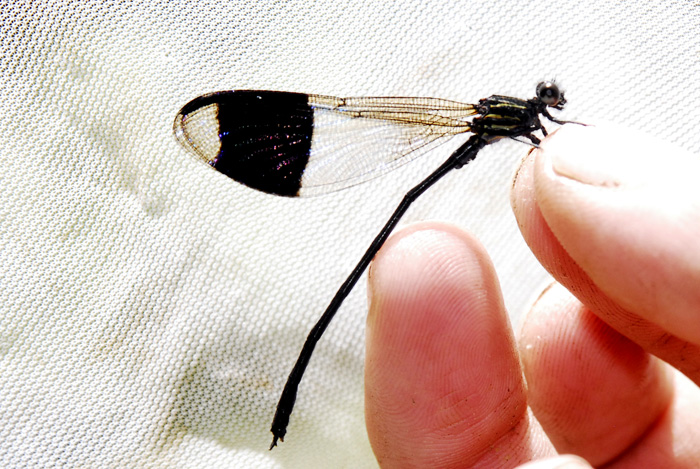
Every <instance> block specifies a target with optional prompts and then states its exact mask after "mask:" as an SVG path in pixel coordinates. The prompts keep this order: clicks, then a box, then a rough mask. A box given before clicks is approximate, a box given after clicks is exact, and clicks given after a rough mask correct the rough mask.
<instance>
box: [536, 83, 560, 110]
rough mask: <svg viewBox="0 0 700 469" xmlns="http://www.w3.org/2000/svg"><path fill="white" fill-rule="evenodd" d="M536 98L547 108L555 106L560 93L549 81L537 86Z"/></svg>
mask: <svg viewBox="0 0 700 469" xmlns="http://www.w3.org/2000/svg"><path fill="white" fill-rule="evenodd" d="M537 97H538V98H539V99H540V101H542V102H543V103H545V104H546V105H547V106H556V105H557V104H559V100H560V99H561V92H560V91H559V87H558V86H557V85H555V84H554V83H552V82H551V81H543V82H542V83H540V84H539V85H537Z"/></svg>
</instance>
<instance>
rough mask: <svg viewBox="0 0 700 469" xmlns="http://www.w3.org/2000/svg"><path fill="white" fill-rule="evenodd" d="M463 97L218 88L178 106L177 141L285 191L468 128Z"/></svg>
mask: <svg viewBox="0 0 700 469" xmlns="http://www.w3.org/2000/svg"><path fill="white" fill-rule="evenodd" d="M476 112H477V111H476V109H475V108H474V106H473V105H471V104H462V103H458V102H454V101H448V100H444V99H434V98H378V97H372V98H335V97H332V96H321V95H307V94H301V93H287V92H279V91H247V90H246V91H223V92H219V93H213V94H209V95H205V96H201V97H199V98H196V99H194V100H193V101H191V102H190V103H188V104H187V105H185V107H183V108H182V110H181V111H180V112H179V113H178V115H177V117H176V118H175V124H174V131H175V135H176V137H177V139H178V140H179V141H180V143H182V145H183V146H185V147H186V148H188V149H189V150H191V151H193V152H194V153H195V154H196V155H197V156H198V157H199V158H200V159H202V160H203V161H205V162H206V163H208V164H210V165H211V166H213V167H214V168H216V169H217V170H219V171H220V172H222V173H224V174H226V175H227V176H229V177H231V178H233V179H235V180H236V181H238V182H241V183H243V184H246V185H248V186H250V187H252V188H254V189H257V190H261V191H264V192H268V193H272V194H277V195H285V196H310V195H317V194H323V193H327V192H332V191H336V190H340V189H344V188H346V187H350V186H352V185H355V184H359V183H361V182H364V181H367V180H369V179H371V178H374V177H377V176H379V175H381V174H384V173H386V172H388V171H390V170H392V169H394V168H396V167H398V166H399V165H401V164H403V163H405V162H407V161H410V160H411V159H413V158H415V157H416V156H418V155H420V154H422V153H424V152H425V151H427V150H428V149H431V148H434V147H435V146H437V145H439V144H441V143H443V142H445V141H447V140H448V139H449V138H450V137H452V136H454V135H456V134H459V133H463V132H467V131H469V130H470V120H469V119H468V118H469V117H470V116H473V115H474V114H476Z"/></svg>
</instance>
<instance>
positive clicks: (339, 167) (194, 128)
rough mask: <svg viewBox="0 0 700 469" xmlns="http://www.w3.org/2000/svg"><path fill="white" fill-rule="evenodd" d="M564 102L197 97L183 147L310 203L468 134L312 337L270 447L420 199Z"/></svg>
mask: <svg viewBox="0 0 700 469" xmlns="http://www.w3.org/2000/svg"><path fill="white" fill-rule="evenodd" d="M565 103H566V100H565V99H564V94H563V92H560V91H559V88H558V87H557V85H555V84H554V83H552V82H542V83H540V84H539V85H537V90H536V95H535V97H534V98H531V99H528V100H523V99H519V98H512V97H509V96H500V95H493V96H490V97H488V98H485V99H482V100H480V101H479V103H478V104H463V103H458V102H455V101H448V100H444V99H434V98H378V97H373V98H362V97H360V98H336V97H332V96H321V95H307V94H302V93H288V92H280V91H250V90H239V91H222V92H218V93H212V94H208V95H204V96H201V97H199V98H196V99H194V100H192V101H191V102H189V103H188V104H186V105H185V106H184V107H183V108H182V110H181V111H180V112H179V113H178V115H177V117H176V118H175V124H174V132H175V136H176V137H177V139H178V140H179V141H180V143H181V144H182V145H183V146H184V147H185V148H187V149H188V150H190V151H192V152H193V153H194V154H195V155H197V157H198V158H200V159H201V160H203V161H204V162H206V163H207V164H209V165H210V166H212V167H214V168H215V169H216V170H218V171H219V172H221V173H223V174H225V175H227V176H229V177H230V178H232V179H234V180H236V181H238V182H240V183H242V184H245V185H247V186H249V187H252V188H253V189H257V190H259V191H263V192H267V193H270V194H276V195H281V196H290V197H296V196H309V195H317V194H322V193H327V192H332V191H336V190H339V189H343V188H346V187H349V186H352V185H354V184H358V183H361V182H364V181H366V180H368V179H371V178H372V177H376V176H378V175H380V174H384V173H385V172H387V171H389V170H391V169H393V168H396V167H397V166H399V165H400V164H403V163H405V162H406V161H409V160H410V159H412V158H414V157H415V156H417V155H419V154H421V153H423V152H425V151H426V150H428V149H430V148H433V147H435V146H437V145H439V144H440V143H443V142H445V141H447V140H449V139H451V138H452V137H453V136H455V135H458V134H464V133H471V136H470V137H469V138H468V139H467V141H466V142H464V143H463V144H462V145H461V146H460V147H459V148H458V149H457V150H455V151H454V152H453V153H452V155H450V156H449V158H447V160H446V161H445V162H444V163H443V164H442V165H441V166H440V167H438V168H437V169H436V170H435V171H434V172H433V173H431V174H430V175H429V176H428V177H427V178H425V179H424V180H423V181H422V182H420V183H419V184H418V185H417V186H415V187H414V188H413V189H411V190H410V191H408V193H406V195H405V196H404V198H403V200H402V201H401V203H400V204H399V205H398V207H397V208H396V210H395V211H394V213H393V214H392V215H391V217H390V218H389V220H388V221H387V223H386V225H384V227H383V228H382V229H381V231H380V232H379V234H378V235H377V237H376V238H375V239H374V241H372V244H370V246H369V248H368V249H367V251H366V252H365V254H364V255H363V256H362V258H361V259H360V262H359V263H358V264H357V266H356V267H355V268H354V269H353V271H352V272H351V273H350V275H349V276H348V278H347V279H346V280H345V282H344V283H343V284H342V285H341V287H340V288H339V289H338V291H337V292H336V294H335V296H334V297H333V299H332V300H331V302H330V304H329V305H328V307H327V309H326V311H325V312H324V313H323V315H322V316H321V318H320V319H319V320H318V322H317V323H316V325H315V326H314V327H313V329H312V330H311V332H310V333H309V335H308V337H307V339H306V342H305V343H304V346H303V348H302V350H301V353H300V354H299V358H298V359H297V362H296V364H295V365H294V368H293V369H292V372H291V373H290V375H289V378H288V379H287V383H286V385H285V387H284V390H283V391H282V395H281V397H280V400H279V403H278V404H277V410H276V412H275V417H274V419H273V422H272V428H271V431H272V434H273V440H272V444H271V446H270V449H272V448H273V447H275V446H276V445H277V440H278V439H279V440H283V439H284V436H285V434H286V432H287V425H288V423H289V417H290V414H291V412H292V409H293V408H294V402H295V401H296V395H297V389H298V387H299V383H300V382H301V378H302V376H303V374H304V371H305V369H306V366H307V364H308V363H309V359H310V358H311V355H312V353H313V350H314V347H315V346H316V343H317V342H318V340H319V339H320V338H321V336H322V335H323V332H324V331H325V330H326V328H327V327H328V324H330V322H331V320H332V319H333V316H334V315H335V313H336V312H337V311H338V309H339V308H340V305H341V304H342V302H343V300H344V299H345V297H346V296H347V295H348V294H349V293H350V291H351V290H352V288H353V286H354V285H355V283H357V280H358V279H359V278H360V276H361V275H362V273H363V272H364V270H365V269H366V268H367V266H368V265H369V263H370V262H371V260H372V258H373V257H374V255H375V254H376V253H377V251H379V249H380V248H381V246H382V245H383V244H384V241H386V239H387V238H388V236H389V234H390V233H391V232H392V230H393V229H394V228H395V227H396V224H397V223H398V222H399V220H400V219H401V217H402V216H403V214H404V213H405V212H406V210H407V209H408V207H409V206H410V205H411V203H413V201H415V200H416V198H418V196H420V195H421V194H422V193H423V192H425V191H426V190H427V189H428V188H429V187H430V186H432V185H433V184H434V183H435V182H437V181H438V180H439V179H440V178H442V176H444V175H445V174H447V173H448V172H450V171H451V170H453V169H456V168H460V167H462V166H464V165H465V164H467V163H469V162H470V161H472V160H473V159H474V158H476V156H477V154H478V153H479V150H481V149H482V148H483V147H484V146H486V145H489V144H491V143H493V142H494V141H496V140H499V139H502V138H512V139H516V140H517V139H518V138H519V137H523V138H525V139H527V140H529V142H528V143H531V144H534V145H537V144H538V143H539V142H540V139H539V138H538V137H537V136H536V135H534V132H537V131H541V133H542V134H543V135H545V136H546V135H547V131H546V129H545V128H544V127H543V126H542V123H541V121H540V115H542V116H544V117H545V118H547V119H549V120H550V121H552V122H555V123H558V124H564V123H565V121H560V120H557V119H555V118H554V117H552V115H551V114H550V113H549V110H548V108H553V109H558V110H561V109H563V107H564V104H565Z"/></svg>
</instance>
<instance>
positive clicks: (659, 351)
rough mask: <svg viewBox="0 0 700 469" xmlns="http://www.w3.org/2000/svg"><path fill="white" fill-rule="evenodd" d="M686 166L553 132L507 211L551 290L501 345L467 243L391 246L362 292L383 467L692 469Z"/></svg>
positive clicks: (417, 231)
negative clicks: (547, 274) (367, 300)
mask: <svg viewBox="0 0 700 469" xmlns="http://www.w3.org/2000/svg"><path fill="white" fill-rule="evenodd" d="M639 141H642V142H644V144H643V145H636V144H634V143H632V144H630V145H623V144H621V143H620V142H623V143H625V142H639ZM660 153H662V154H663V156H664V158H665V161H668V162H669V165H668V166H669V167H668V168H666V169H664V168H665V167H663V168H660V167H659V165H658V164H657V162H658V158H659V154H660ZM581 161H585V164H584V163H581ZM632 161H633V162H634V165H632ZM697 165H698V162H697V158H696V157H692V156H688V155H687V154H685V153H683V152H682V151H680V150H677V149H674V148H672V147H670V146H668V145H667V144H664V143H662V142H651V143H650V142H649V138H648V137H646V136H645V137H644V140H641V139H639V137H638V136H636V135H634V134H631V133H630V131H628V130H626V129H620V128H614V127H600V128H598V127H593V126H591V127H582V126H571V125H568V126H564V127H562V128H561V130H559V131H558V132H555V133H554V134H552V135H550V137H548V138H547V139H546V140H545V141H543V143H542V145H541V148H540V149H538V150H535V151H533V152H531V153H530V154H529V155H528V157H526V158H525V159H524V160H523V162H522V165H521V167H520V168H519V170H518V173H517V175H516V178H515V180H514V183H513V188H512V192H511V201H512V205H513V211H514V213H515V216H516V219H517V222H518V225H519V227H520V229H521V232H522V234H523V237H524V238H525V240H526V242H527V243H528V245H529V247H530V249H531V250H532V251H533V253H534V254H535V255H536V256H537V258H538V260H539V261H540V262H541V263H542V265H543V266H544V267H545V268H546V269H547V270H548V271H549V272H550V273H551V274H552V276H553V277H554V278H555V280H556V281H557V282H558V283H554V284H552V285H550V287H548V288H547V289H546V290H545V291H544V292H543V293H542V294H541V296H540V297H539V299H538V300H537V301H536V303H535V304H534V305H533V306H532V307H531V309H530V311H529V312H528V313H527V314H526V315H525V317H524V319H523V320H522V324H521V325H520V327H519V333H518V334H517V339H515V338H514V337H515V334H514V333H513V332H512V328H511V325H510V323H509V320H508V316H507V313H506V311H505V309H504V306H503V301H502V296H501V292H500V286H499V283H498V279H497V277H496V274H495V271H494V268H493V266H492V264H491V261H490V259H489V258H488V255H487V254H486V252H485V250H484V248H483V247H482V246H481V245H480V243H479V242H478V241H477V240H476V239H475V238H473V237H472V236H471V235H469V234H467V233H465V232H463V231H462V230H460V229H459V228H456V227H454V226H450V225H446V224H439V223H421V224H417V225H413V226H409V227H407V228H405V229H404V230H402V231H400V232H398V233H396V234H395V235H393V236H392V237H391V238H390V239H389V240H388V241H387V243H386V244H385V246H384V247H383V248H382V250H381V251H380V252H379V253H378V254H377V256H376V258H375V260H374V261H373V264H372V266H371V268H370V275H369V289H370V291H369V294H370V311H369V315H368V319H367V348H366V362H365V418H366V423H367V429H368V434H369V437H370V442H371V444H372V448H373V450H374V452H375V455H376V457H377V460H378V462H379V464H380V465H381V467H386V468H391V467H401V468H409V467H434V468H437V467H445V468H457V467H489V468H493V467H527V468H529V469H536V468H554V467H572V468H573V467H610V468H627V467H700V445H698V444H697V443H698V442H699V441H700V430H699V429H698V428H696V427H698V425H697V422H698V421H700V418H698V414H699V413H700V393H699V392H698V388H697V383H698V382H699V381H700V377H699V375H698V373H699V371H698V370H700V348H698V343H699V342H700V336H699V335H698V333H697V330H696V329H697V326H696V325H695V323H696V322H697V323H700V321H694V319H695V318H696V317H697V311H700V299H699V298H700V297H699V295H698V293H697V292H696V291H695V290H700V289H696V288H694V286H695V285H697V284H698V283H697V282H695V279H696V276H697V275H698V272H700V248H696V247H695V245H697V243H690V241H689V240H692V239H697V236H698V234H699V233H700V215H696V213H698V214H700V210H697V211H694V210H693V209H694V208H696V207H698V206H700V200H699V199H700V192H699V191H697V190H696V189H695V187H696V186H695V185H692V186H691V187H692V189H689V188H688V187H687V186H688V184H690V183H691V182H692V177H690V176H687V175H688V174H698V172H697V171H695V170H696V169H697ZM630 167H632V168H633V169H631V170H630V169H629V168H630ZM693 171H695V172H694V173H693ZM674 174H675V175H676V176H674ZM679 174H680V176H678V175H679ZM652 176H653V177H652ZM696 192H698V194H697V195H696V194H695V193H696ZM671 234H673V236H671ZM679 240H680V242H679ZM688 279H690V280H688ZM679 296H681V297H682V298H678V297H679ZM657 357H658V358H657ZM659 358H661V359H663V360H665V362H664V361H661V360H660V359H659ZM565 453H569V455H566V456H564V455H563V454H565ZM574 455H575V456H574ZM586 461H587V462H586ZM521 465H522V466H521Z"/></svg>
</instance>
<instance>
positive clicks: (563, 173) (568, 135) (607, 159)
mask: <svg viewBox="0 0 700 469" xmlns="http://www.w3.org/2000/svg"><path fill="white" fill-rule="evenodd" d="M542 150H543V154H544V156H545V157H546V158H548V159H549V160H550V161H551V168H552V170H553V171H554V173H555V174H556V175H557V176H560V177H564V178H567V179H571V180H574V181H577V182H580V183H583V184H589V185H592V186H598V187H612V188H616V187H621V186H630V185H636V184H637V183H641V182H643V181H648V180H649V178H652V177H654V176H655V175H656V174H657V173H658V172H659V166H660V165H659V161H658V159H659V157H660V155H659V153H663V150H662V149H661V146H660V144H659V142H656V141H653V140H652V139H650V138H649V136H645V135H641V134H639V135H637V134H636V133H634V132H632V131H630V130H628V129H624V128H621V127H616V126H611V125H607V124H606V125H605V126H601V127H598V126H583V125H575V124H570V125H565V126H564V127H562V128H561V129H559V131H558V132H557V134H556V137H555V138H551V139H548V140H546V141H545V142H543V145H542Z"/></svg>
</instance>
